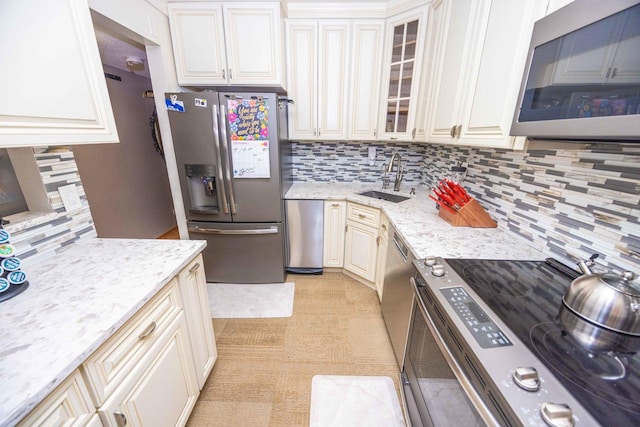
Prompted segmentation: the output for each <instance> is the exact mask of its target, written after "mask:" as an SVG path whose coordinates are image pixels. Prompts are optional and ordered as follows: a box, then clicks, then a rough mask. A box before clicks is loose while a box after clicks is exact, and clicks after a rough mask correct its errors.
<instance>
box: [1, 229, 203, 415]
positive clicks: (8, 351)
mask: <svg viewBox="0 0 640 427" xmlns="http://www.w3.org/2000/svg"><path fill="white" fill-rule="evenodd" d="M205 246H206V243H205V242H203V241H198V240H195V241H188V240H137V239H132V240H129V239H97V238H96V239H87V240H85V241H81V242H78V243H75V244H73V245H69V246H68V247H66V248H64V249H62V250H60V251H59V252H58V253H57V254H56V256H54V257H51V258H49V259H46V260H44V261H39V262H37V263H34V264H33V265H27V266H26V267H25V268H24V270H25V272H26V273H27V275H28V280H29V283H30V287H29V288H28V289H27V290H26V291H25V292H23V293H22V294H20V295H18V296H16V297H15V298H12V299H10V300H7V301H4V302H2V303H0V313H1V314H2V323H1V324H0V342H2V350H0V382H1V383H2V385H3V386H2V388H1V389H0V402H2V404H0V426H10V425H15V423H16V422H18V421H19V420H20V419H21V418H23V417H24V416H25V415H26V414H27V413H29V412H30V411H31V410H32V409H33V408H34V407H35V406H36V405H37V404H38V403H39V402H40V401H42V400H43V399H44V398H45V397H46V396H47V395H48V394H49V393H50V392H51V391H53V390H54V389H55V388H56V386H58V385H59V384H60V383H61V382H62V381H64V380H65V378H66V377H67V376H69V374H71V373H72V372H73V371H74V370H75V369H76V368H78V367H79V366H80V365H81V364H82V363H83V362H84V361H85V360H86V359H87V357H89V356H90V355H91V354H92V353H93V352H94V351H95V350H96V349H98V347H100V345H102V344H103V343H104V342H106V341H107V339H108V338H109V337H111V335H112V334H113V333H114V332H115V331H117V330H118V328H120V327H121V326H122V325H123V324H124V323H125V322H126V321H127V320H129V319H130V318H131V317H132V316H133V315H134V314H135V313H136V312H137V311H138V310H139V309H140V308H141V307H142V306H143V305H144V304H145V303H146V302H148V301H149V300H150V299H151V298H152V297H153V296H154V295H156V293H157V292H158V291H159V290H161V289H162V288H163V287H164V286H165V285H166V284H167V283H168V282H169V281H170V280H171V279H172V278H173V277H174V276H176V274H178V273H179V272H180V271H181V270H182V269H183V268H184V267H185V266H186V265H187V264H188V263H189V262H190V261H191V260H193V259H194V258H195V257H196V256H197V255H198V254H199V253H200V252H201V251H202V250H203V249H204V247H205Z"/></svg>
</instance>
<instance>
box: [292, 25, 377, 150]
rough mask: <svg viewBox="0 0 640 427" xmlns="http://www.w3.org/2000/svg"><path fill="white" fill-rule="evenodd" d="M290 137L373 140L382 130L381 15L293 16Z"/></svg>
mask: <svg viewBox="0 0 640 427" xmlns="http://www.w3.org/2000/svg"><path fill="white" fill-rule="evenodd" d="M286 28H287V30H286V32H287V36H286V40H287V43H286V45H287V71H288V75H287V81H288V82H289V85H288V90H289V91H288V95H289V97H290V98H291V99H293V100H294V102H295V104H294V105H293V106H291V107H290V108H289V113H290V117H289V118H290V120H289V137H290V138H291V139H294V140H323V141H329V140H342V141H344V140H347V139H355V140H373V139H375V138H376V135H377V124H376V123H377V115H378V102H377V100H378V97H377V96H376V94H377V93H378V90H379V87H380V70H381V69H380V67H379V66H376V65H377V64H380V61H381V57H382V49H381V42H382V37H383V30H384V20H381V19H371V20H362V19H348V20H347V19H331V20H327V19H319V20H318V19H289V20H287V24H286Z"/></svg>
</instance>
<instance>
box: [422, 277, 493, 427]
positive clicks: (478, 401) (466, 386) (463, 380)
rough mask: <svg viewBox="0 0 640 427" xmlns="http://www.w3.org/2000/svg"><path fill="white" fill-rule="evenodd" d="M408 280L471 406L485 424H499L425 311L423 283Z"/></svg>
mask: <svg viewBox="0 0 640 427" xmlns="http://www.w3.org/2000/svg"><path fill="white" fill-rule="evenodd" d="M410 281H411V286H412V287H413V290H414V292H415V295H416V298H415V301H416V304H417V305H418V309H419V310H420V312H421V313H422V317H423V318H424V320H425V323H426V324H427V327H428V328H429V331H430V332H431V334H432V335H433V337H434V338H435V342H436V344H437V345H438V348H439V349H440V352H441V353H442V356H443V357H444V359H445V360H446V362H447V364H448V365H449V367H450V368H451V370H452V371H453V373H454V375H455V376H456V378H457V380H458V382H459V383H460V386H461V387H462V388H463V390H464V392H465V393H466V394H467V396H468V397H469V400H471V402H472V403H473V406H474V407H475V408H476V410H477V411H478V414H479V415H480V417H482V420H483V421H484V422H485V423H487V425H490V426H492V425H495V426H499V425H501V424H500V423H499V422H498V420H497V419H496V418H495V417H494V416H493V414H492V413H491V411H490V410H489V408H487V405H486V404H485V403H484V401H483V400H482V397H481V396H480V395H479V394H478V392H477V391H476V389H475V388H474V387H473V384H471V381H469V379H467V377H466V375H465V374H464V371H463V370H462V368H461V367H460V365H459V364H458V362H457V361H456V359H455V357H454V356H453V354H452V353H451V351H449V348H448V347H447V345H446V344H445V341H444V340H443V339H442V335H441V334H440V332H439V331H438V329H437V328H436V326H435V323H434V322H433V320H432V319H431V316H429V314H428V313H427V309H426V307H425V304H424V301H423V300H422V297H421V296H420V292H419V288H420V287H423V286H424V285H422V284H418V283H417V281H416V280H415V278H414V277H412V278H411V279H410ZM416 315H417V313H416Z"/></svg>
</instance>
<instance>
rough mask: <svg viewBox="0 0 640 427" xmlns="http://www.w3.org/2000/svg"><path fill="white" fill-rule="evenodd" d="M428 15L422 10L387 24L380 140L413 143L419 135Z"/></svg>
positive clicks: (425, 10) (396, 17)
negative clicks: (418, 110)
mask: <svg viewBox="0 0 640 427" xmlns="http://www.w3.org/2000/svg"><path fill="white" fill-rule="evenodd" d="M427 12H428V9H427V8H426V7H420V8H417V9H413V10H411V11H409V12H406V13H403V14H400V15H397V16H394V17H392V18H390V19H389V20H387V33H386V45H385V52H386V57H385V59H384V62H383V63H384V64H385V65H384V66H385V69H384V71H383V72H384V74H383V78H382V81H383V86H382V93H381V98H382V102H383V105H381V108H380V110H381V114H380V118H379V134H380V136H379V137H378V139H391V140H406V141H411V140H413V138H414V137H415V135H416V128H415V116H416V112H415V111H416V104H417V102H418V96H417V91H418V82H419V80H420V71H421V70H420V68H421V65H422V54H423V51H424V40H425V29H426V24H427Z"/></svg>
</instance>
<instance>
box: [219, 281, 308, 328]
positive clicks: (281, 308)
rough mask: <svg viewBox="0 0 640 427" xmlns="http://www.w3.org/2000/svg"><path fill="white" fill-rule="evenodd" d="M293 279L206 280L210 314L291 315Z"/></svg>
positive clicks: (246, 316) (224, 315)
mask: <svg viewBox="0 0 640 427" xmlns="http://www.w3.org/2000/svg"><path fill="white" fill-rule="evenodd" d="M295 286H296V285H295V283H292V282H286V283H266V284H256V285H254V284H250V285H247V284H235V283H207V291H208V293H209V305H210V307H211V317H213V318H222V319H231V318H236V319H237V318H257V317H291V314H292V313H293V293H294V291H295Z"/></svg>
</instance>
